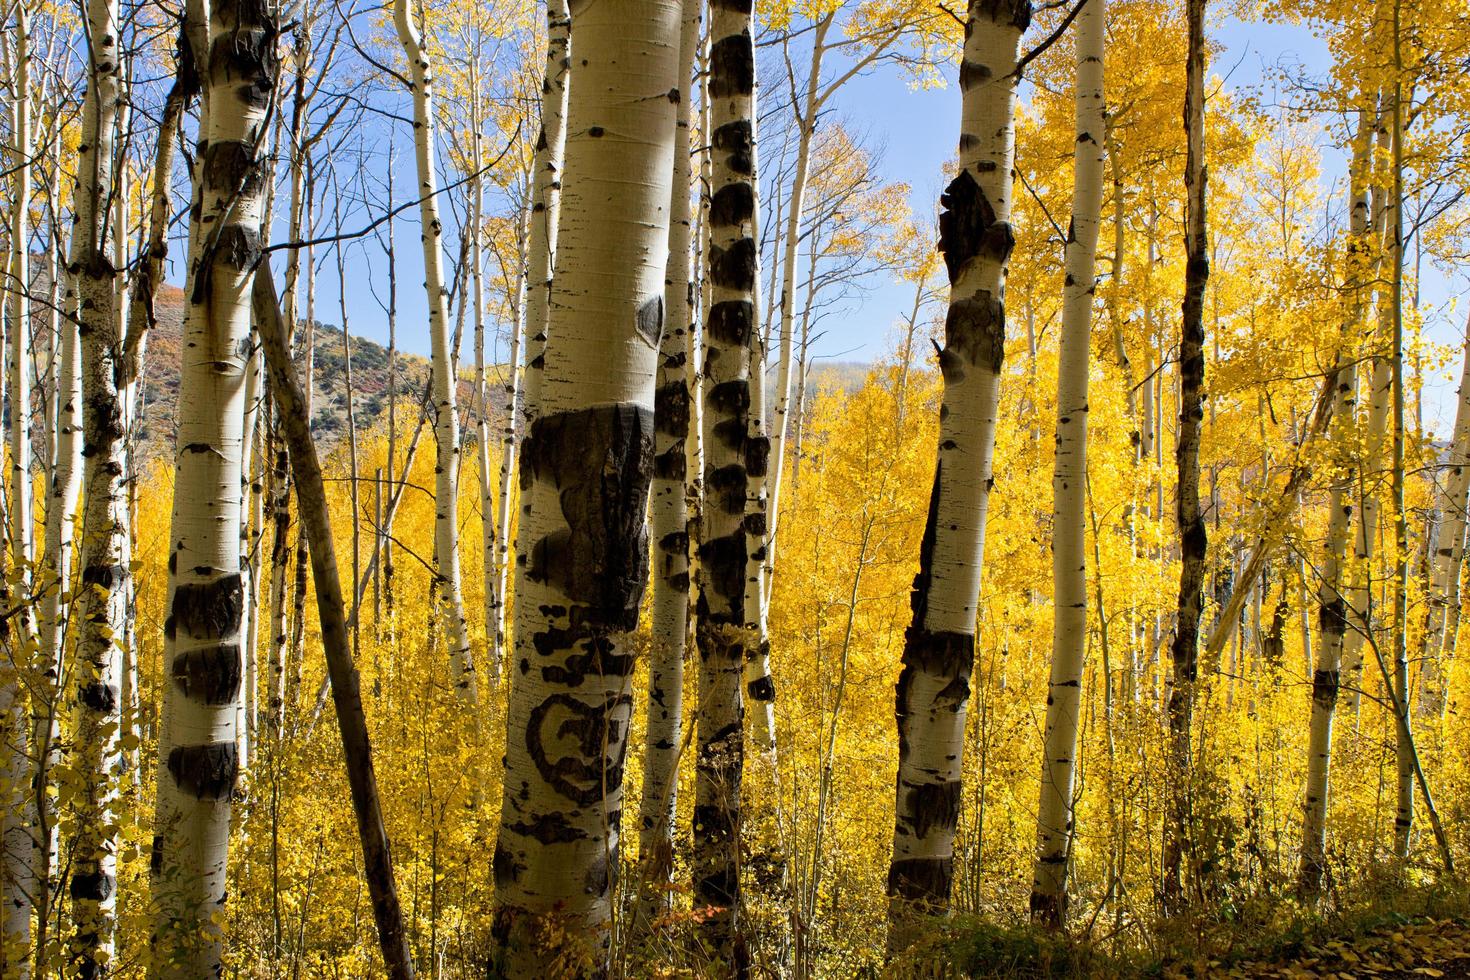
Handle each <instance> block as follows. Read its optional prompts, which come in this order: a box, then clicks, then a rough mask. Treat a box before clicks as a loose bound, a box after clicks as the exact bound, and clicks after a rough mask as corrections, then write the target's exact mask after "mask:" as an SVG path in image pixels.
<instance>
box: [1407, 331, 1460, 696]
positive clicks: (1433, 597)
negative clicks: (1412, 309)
mask: <svg viewBox="0 0 1470 980" xmlns="http://www.w3.org/2000/svg"><path fill="white" fill-rule="evenodd" d="M1463 348H1464V349H1463V351H1462V355H1461V357H1462V360H1463V362H1464V366H1463V367H1462V369H1461V373H1460V391H1459V401H1458V404H1457V406H1456V408H1455V432H1454V437H1453V441H1452V442H1451V443H1450V453H1449V459H1448V461H1447V463H1446V466H1445V468H1444V472H1443V473H1442V475H1441V477H1440V479H1438V480H1436V481H1435V509H1436V510H1438V511H1439V513H1440V520H1441V524H1440V528H1439V541H1438V543H1437V547H1436V548H1435V549H1434V559H1433V561H1434V566H1433V567H1434V573H1433V578H1432V580H1431V583H1430V593H1429V612H1428V617H1427V622H1426V624H1425V628H1424V650H1423V663H1424V666H1423V668H1422V670H1423V673H1421V674H1420V675H1419V712H1420V714H1421V715H1422V716H1423V717H1425V718H1431V719H1434V718H1439V717H1440V716H1442V715H1443V714H1444V709H1445V694H1446V677H1447V673H1446V672H1447V671H1448V669H1449V658H1450V657H1451V656H1452V655H1453V654H1454V652H1455V636H1454V633H1453V632H1451V630H1450V629H1448V628H1447V626H1446V622H1447V620H1448V619H1449V617H1448V616H1447V615H1446V610H1448V609H1452V608H1454V607H1455V606H1457V605H1458V604H1459V601H1460V566H1461V564H1462V562H1463V561H1464V558H1465V508H1466V505H1467V502H1470V501H1467V497H1470V322H1467V323H1466V325H1465V343H1464V345H1463Z"/></svg>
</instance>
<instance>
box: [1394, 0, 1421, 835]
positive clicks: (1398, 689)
mask: <svg viewBox="0 0 1470 980" xmlns="http://www.w3.org/2000/svg"><path fill="white" fill-rule="evenodd" d="M1402 8H1403V3H1402V0H1394V4H1393V67H1394V83H1393V103H1392V108H1393V113H1392V118H1393V164H1392V169H1393V191H1392V193H1393V197H1392V200H1391V205H1390V206H1391V207H1392V208H1393V212H1392V214H1391V216H1390V219H1389V226H1388V227H1389V238H1388V245H1389V247H1390V249H1391V250H1392V251H1391V253H1390V258H1391V261H1392V275H1391V277H1390V289H1391V293H1390V302H1391V304H1392V316H1393V361H1392V372H1393V483H1392V487H1393V529H1394V576H1393V653H1394V657H1393V691H1394V696H1395V701H1396V704H1395V705H1394V710H1395V712H1396V713H1397V714H1398V715H1399V722H1398V726H1397V729H1396V735H1397V739H1396V747H1397V752H1396V756H1397V759H1396V761H1397V773H1396V775H1397V777H1398V778H1397V780H1396V782H1397V789H1398V792H1397V800H1398V807H1397V812H1396V813H1395V815H1394V821H1393V831H1394V833H1393V842H1394V854H1395V855H1397V856H1398V857H1399V859H1400V860H1405V859H1407V858H1408V856H1409V844H1410V834H1411V832H1412V830H1413V827H1414V769H1415V762H1416V760H1415V758H1414V744H1413V732H1412V729H1411V727H1410V725H1411V718H1410V714H1409V635H1408V634H1409V513H1408V508H1407V507H1406V506H1405V503H1404V92H1403V70H1404V62H1403V34H1402V31H1401V29H1400V28H1401V24H1400V20H1401V11H1402Z"/></svg>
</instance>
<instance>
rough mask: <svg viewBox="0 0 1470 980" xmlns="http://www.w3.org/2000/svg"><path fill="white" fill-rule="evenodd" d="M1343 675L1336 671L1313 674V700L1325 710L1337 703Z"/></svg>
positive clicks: (1319, 671) (1322, 671)
mask: <svg viewBox="0 0 1470 980" xmlns="http://www.w3.org/2000/svg"><path fill="white" fill-rule="evenodd" d="M1340 681H1341V675H1340V674H1339V672H1338V671H1335V670H1317V671H1314V672H1313V673H1312V700H1313V701H1316V702H1317V703H1318V704H1320V705H1322V706H1323V707H1325V708H1329V709H1330V708H1331V707H1332V706H1333V705H1335V704H1336V703H1337V692H1338V690H1339V689H1340V688H1339V685H1340Z"/></svg>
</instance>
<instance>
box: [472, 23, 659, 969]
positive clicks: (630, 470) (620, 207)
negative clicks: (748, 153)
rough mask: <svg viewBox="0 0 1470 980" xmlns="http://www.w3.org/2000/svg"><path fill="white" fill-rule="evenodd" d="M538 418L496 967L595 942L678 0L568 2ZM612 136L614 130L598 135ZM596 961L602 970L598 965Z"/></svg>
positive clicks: (527, 498) (620, 750) (623, 693)
mask: <svg viewBox="0 0 1470 980" xmlns="http://www.w3.org/2000/svg"><path fill="white" fill-rule="evenodd" d="M574 16H575V17H576V24H577V31H578V37H579V41H578V47H577V52H578V54H577V69H576V79H575V82H574V84H573V89H572V98H571V100H570V102H569V105H568V119H567V134H568V135H567V142H566V191H565V194H564V197H563V208H562V213H561V219H560V229H559V234H558V238H559V246H558V252H559V254H558V257H557V270H558V271H557V276H556V282H555V286H554V289H553V300H552V303H551V307H550V308H551V311H552V314H553V315H552V321H551V323H550V324H549V327H548V337H547V345H546V348H545V354H544V358H545V361H544V370H543V377H542V383H541V390H540V393H539V396H538V401H537V414H536V417H535V420H534V421H533V422H532V423H531V426H530V428H529V429H528V431H527V433H526V437H525V441H524V443H523V444H522V453H521V477H520V485H521V488H522V489H521V495H522V497H521V499H522V501H523V510H522V515H521V521H520V531H519V542H520V543H519V546H518V548H517V552H518V553H519V554H520V555H523V556H525V559H526V560H525V561H524V563H517V566H516V583H515V593H516V600H517V601H516V630H515V651H516V654H515V666H514V667H513V668H512V676H513V678H514V683H513V684H512V688H511V696H510V704H509V708H508V714H507V723H506V754H505V778H504V796H503V798H502V804H501V815H500V837H499V841H498V843H497V846H496V850H495V859H494V870H495V887H496V893H497V900H498V903H499V908H498V909H497V914H496V920H495V927H494V931H495V937H496V939H497V942H498V944H499V946H500V947H501V949H500V952H501V955H502V956H503V962H502V963H501V964H500V970H501V972H502V974H503V975H506V976H527V977H529V976H540V975H543V974H545V973H547V972H548V971H549V965H550V963H551V962H553V961H554V960H556V958H557V957H558V956H559V955H561V954H562V953H563V952H564V951H565V950H564V948H563V946H562V944H558V943H547V942H545V941H544V940H543V938H542V937H544V936H545V935H546V933H545V932H544V930H545V929H546V928H547V927H548V926H549V925H551V924H552V923H553V922H554V923H555V924H556V926H557V927H558V930H559V932H558V934H559V935H562V936H565V937H566V942H567V945H572V946H581V947H583V952H588V951H590V952H591V955H592V956H593V958H594V959H593V961H594V962H597V961H599V960H600V959H601V956H602V955H603V954H602V953H601V952H600V951H602V950H605V949H606V944H607V941H608V938H609V936H608V933H607V931H606V930H607V927H608V924H609V921H610V918H611V915H612V905H611V899H612V886H613V884H614V882H615V877H616V873H617V860H618V858H617V855H618V849H619V844H618V832H619V827H618V824H619V820H618V815H619V814H621V812H622V810H623V799H624V792H623V783H622V780H623V765H624V759H625V755H626V751H627V734H628V724H629V721H630V720H631V716H632V702H633V691H632V679H633V678H632V674H633V663H634V660H633V652H632V650H631V649H629V648H628V646H627V645H626V642H625V640H624V639H623V637H622V636H621V634H624V633H626V632H627V631H629V630H631V629H633V628H634V627H635V626H636V624H637V619H638V608H639V604H640V602H641V600H642V596H643V590H644V586H645V582H646V578H647V574H648V560H649V553H648V532H647V523H646V514H647V495H648V490H649V485H650V481H651V477H652V470H653V401H654V377H655V371H656V368H657V357H658V344H659V338H660V334H661V331H662V325H663V278H664V270H665V263H666V260H667V256H668V224H667V218H668V214H667V210H666V209H667V207H668V203H669V182H670V171H671V166H672V157H673V146H674V105H673V101H672V100H671V99H670V98H669V92H670V91H673V90H676V83H677V78H676V74H677V72H676V66H677V64H678V50H677V38H678V32H679V18H680V5H679V4H678V3H676V2H672V0H601V2H598V3H586V4H585V5H584V6H579V7H578V8H577V9H576V11H575V14H574ZM613 134H616V138H611V137H612V136H613ZM593 970H594V972H596V968H595V967H594V968H593Z"/></svg>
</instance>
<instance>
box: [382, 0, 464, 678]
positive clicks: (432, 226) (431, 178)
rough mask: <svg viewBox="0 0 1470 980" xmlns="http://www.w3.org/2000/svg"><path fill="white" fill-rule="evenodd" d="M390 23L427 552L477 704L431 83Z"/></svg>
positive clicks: (398, 6) (453, 654)
mask: <svg viewBox="0 0 1470 980" xmlns="http://www.w3.org/2000/svg"><path fill="white" fill-rule="evenodd" d="M393 14H394V23H395V24H396V25H397V28H398V40H399V42H400V43H401V44H402V45H403V52H404V55H405V56H406V57H407V59H408V64H409V69H410V72H411V78H412V83H413V118H414V130H413V144H414V160H415V163H416V164H417V168H418V177H419V196H420V200H419V226H420V235H419V238H420V240H421V241H422V242H423V247H424V292H425V294H426V296H427V298H428V301H429V345H430V348H431V349H432V352H433V382H434V395H433V398H434V411H435V418H436V422H435V425H434V435H435V438H436V446H437V450H438V453H437V456H436V459H435V466H434V471H435V482H434V546H435V553H436V554H435V562H436V575H437V585H438V589H437V594H438V596H439V600H440V602H442V603H443V615H444V629H445V637H446V639H447V640H448V644H449V657H450V662H451V663H452V664H453V665H454V670H455V674H456V682H455V683H456V686H457V689H458V690H459V693H460V696H461V697H462V698H463V699H464V700H465V702H466V703H468V704H470V705H475V704H477V703H478V702H479V685H478V683H477V681H476V677H475V664H474V657H473V655H472V654H471V652H470V637H469V631H468V629H467V627H466V625H465V615H464V595H463V593H462V591H461V588H460V573H459V520H458V513H459V457H460V445H459V411H458V408H457V406H456V401H457V398H458V393H457V391H456V388H457V379H456V378H455V376H454V369H453V366H452V361H453V352H451V351H450V349H449V311H448V308H447V295H446V293H445V287H444V265H443V256H442V253H441V249H440V245H439V238H440V236H441V235H442V234H443V226H442V225H441V224H440V221H439V200H438V190H439V172H438V164H437V163H436V162H435V159H434V153H435V127H434V108H433V105H434V101H433V100H434V93H433V78H432V75H431V73H430V68H429V58H428V55H427V54H426V53H425V51H424V49H423V47H422V46H421V44H420V42H419V30H418V26H417V25H416V24H415V23H414V16H415V12H414V11H413V9H412V5H411V3H410V0H395V3H394V7H393Z"/></svg>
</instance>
